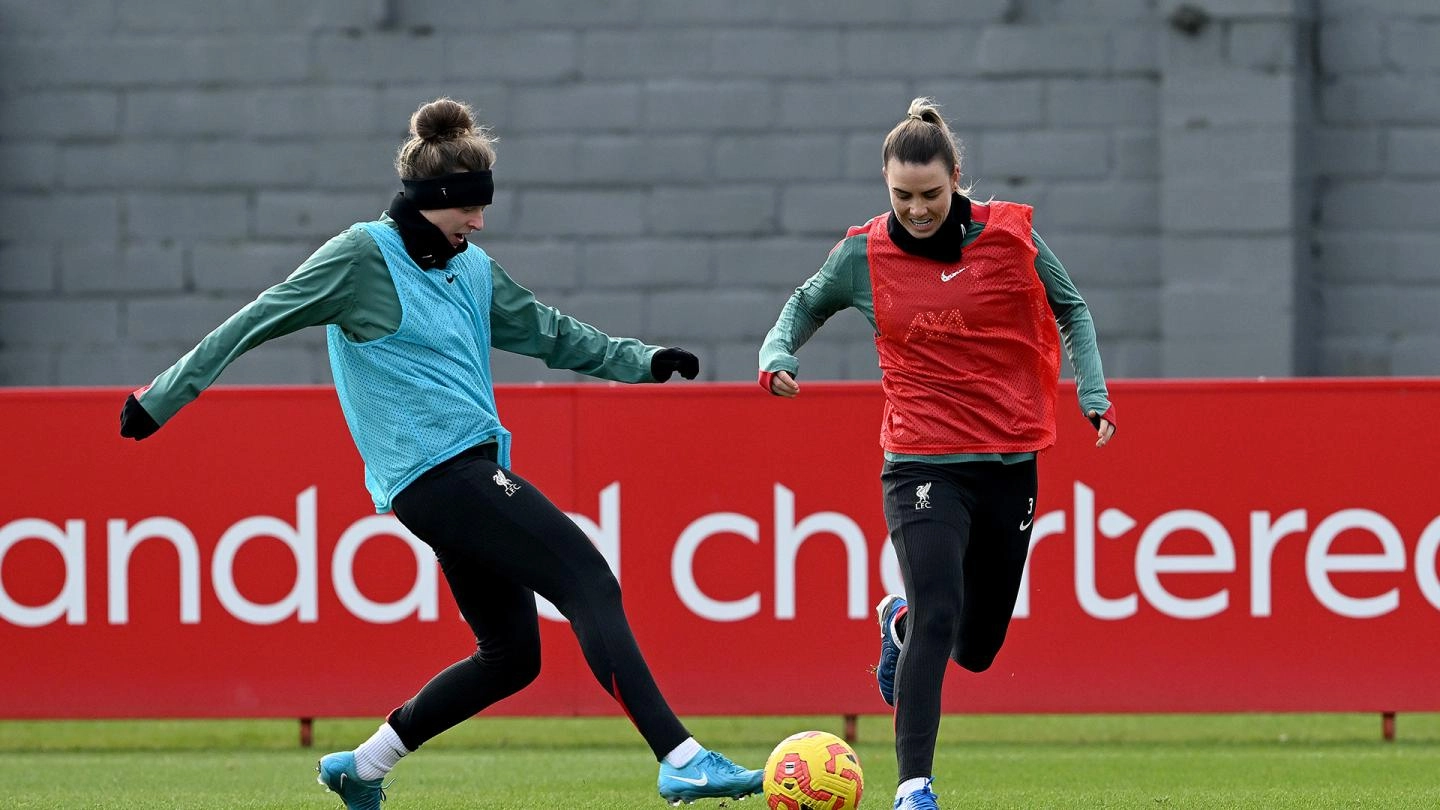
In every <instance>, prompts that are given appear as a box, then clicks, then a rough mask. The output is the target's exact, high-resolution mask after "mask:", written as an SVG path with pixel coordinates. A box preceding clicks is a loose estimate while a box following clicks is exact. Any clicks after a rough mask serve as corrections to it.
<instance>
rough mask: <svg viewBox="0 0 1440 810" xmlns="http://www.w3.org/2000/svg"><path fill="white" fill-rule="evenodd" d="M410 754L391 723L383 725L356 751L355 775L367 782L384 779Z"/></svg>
mask: <svg viewBox="0 0 1440 810" xmlns="http://www.w3.org/2000/svg"><path fill="white" fill-rule="evenodd" d="M408 753H410V752H409V751H407V750H406V749H405V744H404V743H402V742H400V735H399V734H396V733H395V729H393V728H391V727H390V724H389V723H383V724H381V726H380V728H378V729H376V730H375V733H374V734H371V735H370V739H368V740H366V741H365V742H363V743H360V747H359V748H356V749H355V775H356V776H358V777H360V778H361V779H365V780H370V779H380V778H383V777H384V776H385V774H387V773H390V769H391V768H394V767H395V763H397V762H399V761H400V758H401V757H403V756H405V755H406V754H408Z"/></svg>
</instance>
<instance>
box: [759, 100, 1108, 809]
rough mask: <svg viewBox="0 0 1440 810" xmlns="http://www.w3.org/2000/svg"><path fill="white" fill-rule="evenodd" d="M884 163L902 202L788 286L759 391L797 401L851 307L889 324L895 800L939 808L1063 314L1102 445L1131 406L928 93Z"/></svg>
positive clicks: (1002, 592)
mask: <svg viewBox="0 0 1440 810" xmlns="http://www.w3.org/2000/svg"><path fill="white" fill-rule="evenodd" d="M881 155H882V166H883V170H882V174H883V176H884V178H885V184H886V186H887V187H888V189H889V193H890V206H891V209H892V210H891V211H889V212H888V213H886V214H881V215H879V216H876V217H874V218H873V219H871V220H870V221H869V222H867V223H865V224H864V225H860V226H858V227H852V228H850V229H849V231H848V232H847V233H846V235H845V238H844V239H842V240H841V241H840V242H839V244H837V245H836V246H835V247H834V249H833V250H831V252H830V256H829V258H828V259H826V261H825V263H824V265H823V266H822V267H821V268H820V270H819V272H817V273H816V274H815V275H814V276H812V277H811V278H810V279H809V280H808V281H806V282H805V283H804V284H803V285H802V286H801V287H800V288H799V289H797V290H796V291H795V293H794V294H793V295H791V296H790V299H789V300H788V301H787V302H786V303H785V307H784V308H783V309H782V310H781V312H780V317H779V319H778V320H777V321H776V323H775V326H774V327H773V328H772V329H771V330H770V333H769V334H768V335H766V337H765V342H764V344H763V345H762V346H761V347H760V385H761V387H762V388H764V389H765V390H767V391H769V392H770V393H772V394H775V395H777V396H782V397H794V396H796V395H798V394H799V393H800V385H799V383H798V382H796V380H795V377H796V375H797V373H798V371H799V367H800V363H799V361H798V360H797V359H796V357H795V353H796V352H797V351H799V349H800V347H801V346H803V345H804V344H805V342H806V341H807V340H809V339H810V336H811V335H813V334H814V333H815V330H816V329H818V328H820V326H821V325H822V324H824V323H825V321H826V320H827V319H828V318H829V317H830V316H831V315H834V314H835V313H836V312H839V311H840V310H842V309H845V308H847V307H854V308H856V309H858V310H859V311H860V312H861V313H862V314H863V315H864V316H865V317H866V318H867V319H868V320H869V321H870V324H871V326H872V327H874V329H875V346H876V349H877V351H878V353H879V359H880V368H881V372H882V377H881V380H882V383H881V387H882V389H883V390H884V394H885V410H884V416H883V421H882V423H881V426H880V443H881V445H882V447H883V448H884V450H885V464H884V467H883V469H882V472H881V476H880V480H881V484H882V486H883V490H884V508H885V520H886V523H887V525H888V527H889V529H890V537H891V540H892V542H893V543H894V544H895V554H896V557H897V558H898V560H899V563H900V573H901V577H902V579H903V580H904V583H905V594H906V596H900V595H896V594H891V595H888V596H886V597H885V598H884V599H882V600H881V601H880V604H879V605H877V606H876V613H877V614H878V617H879V621H880V637H881V653H880V662H879V664H878V666H877V667H876V679H877V681H878V682H879V686H880V695H881V697H883V698H884V699H885V702H886V703H889V704H891V705H892V706H894V707H895V753H896V757H897V759H898V761H899V777H900V785H899V788H898V789H897V791H896V794H895V807H896V808H897V810H935V808H936V807H937V804H936V797H935V794H934V793H933V792H932V791H931V789H930V783H931V780H932V777H933V774H932V772H931V771H932V766H933V763H934V758H935V736H936V732H937V730H938V728H939V725H940V691H941V684H942V681H943V680H944V677H945V670H946V666H947V663H948V662H947V659H953V660H954V661H955V662H956V663H958V664H959V665H960V666H962V667H964V668H965V669H968V670H970V671H971V672H982V671H984V670H985V669H986V668H988V667H989V666H990V664H991V662H992V661H994V659H995V655H996V653H998V652H999V651H1000V646H1001V644H1002V643H1004V641H1005V631H1006V629H1007V627H1008V625H1009V622H1010V615H1011V613H1012V612H1014V609H1015V599H1016V596H1017V595H1018V593H1019V588H1020V575H1021V573H1022V572H1023V569H1024V566H1025V556H1026V553H1027V552H1028V550H1029V543H1030V528H1031V525H1032V523H1033V521H1034V518H1035V497H1036V471H1035V456H1036V454H1037V453H1038V452H1039V451H1041V450H1043V449H1045V448H1046V447H1049V446H1050V445H1051V444H1053V443H1054V441H1055V389H1056V381H1057V379H1058V377H1059V369H1060V358H1059V346H1058V345H1057V340H1056V324H1057V323H1058V324H1059V333H1060V337H1061V338H1062V339H1063V340H1064V343H1065V348H1066V350H1067V352H1068V354H1069V357H1070V361H1071V364H1072V365H1073V366H1074V368H1075V380H1076V385H1077V386H1078V389H1079V398H1080V408H1081V411H1082V412H1083V413H1084V414H1085V415H1086V416H1087V417H1088V418H1089V419H1090V421H1091V422H1092V424H1094V426H1095V430H1096V441H1095V444H1096V446H1097V447H1103V446H1104V445H1105V444H1106V443H1107V442H1109V441H1110V439H1111V437H1112V436H1113V435H1114V433H1115V410H1114V408H1113V406H1112V405H1111V403H1110V397H1109V393H1108V392H1107V390H1106V388H1105V376H1104V373H1103V372H1102V370H1101V364H1100V353H1099V350H1098V348H1097V347H1096V344H1095V327H1094V324H1093V323H1092V322H1091V320H1090V313H1089V310H1088V309H1087V308H1086V306H1085V301H1084V300H1083V299H1081V297H1080V294H1079V293H1078V292H1077V291H1076V289H1075V285H1074V284H1072V283H1071V281H1070V277H1069V275H1068V274H1066V272H1065V268H1064V267H1062V266H1061V265H1060V262H1059V260H1057V259H1056V258H1055V255H1054V254H1053V253H1051V252H1050V249H1049V248H1048V247H1046V246H1045V243H1044V242H1043V241H1041V239H1040V236H1039V235H1038V234H1036V233H1035V231H1034V230H1033V229H1032V227H1031V214H1032V212H1031V209H1030V207H1029V206H1026V205H1019V204H1016V203H1008V202H1001V201H998V200H996V201H992V202H989V203H979V202H975V201H973V200H972V199H971V198H970V196H969V191H970V190H969V189H968V188H965V187H962V186H961V185H960V177H961V175H960V150H959V148H958V146H957V144H956V141H955V139H954V137H953V136H952V135H951V133H950V128H949V126H948V125H947V124H946V123H945V119H944V118H942V117H941V116H940V113H939V110H938V109H937V108H936V107H935V104H934V103H933V102H932V101H931V100H930V99H928V98H917V99H915V100H914V101H912V102H911V103H910V109H909V112H908V113H907V114H906V116H905V119H904V120H903V121H901V122H900V123H899V124H897V125H896V126H895V127H894V129H892V130H891V131H890V134H889V135H887V136H886V138H885V143H884V147H883V149H882V153H881ZM907 596H908V601H907V598H906V597H907Z"/></svg>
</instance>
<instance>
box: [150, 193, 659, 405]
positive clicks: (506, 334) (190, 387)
mask: <svg viewBox="0 0 1440 810" xmlns="http://www.w3.org/2000/svg"><path fill="white" fill-rule="evenodd" d="M380 221H381V222H384V223H386V224H387V225H389V226H390V227H395V222H394V220H392V219H391V218H390V217H389V216H388V215H382V216H381V217H380ZM491 276H492V279H491V280H492V283H493V284H494V294H493V299H492V301H491V305H490V342H491V345H492V346H493V347H495V348H497V349H503V350H505V351H508V352H514V353H516V354H523V355H527V356H529V357H535V358H539V359H541V360H543V361H545V364H546V365H547V366H549V367H550V368H558V369H570V370H573V371H577V372H579V373H581V374H586V375H589V376H591V377H599V378H601V379H606V380H614V381H616V382H626V383H638V382H654V378H653V377H652V376H651V373H650V360H651V357H652V356H653V355H654V353H655V352H657V351H659V350H660V347H659V346H651V345H648V344H645V343H642V342H641V341H639V340H635V339H633V338H612V337H610V336H609V335H607V334H605V333H604V332H601V331H600V330H599V329H596V328H595V327H593V326H591V325H589V324H587V323H583V322H581V321H578V320H576V319H574V318H572V317H570V316H568V315H565V314H564V313H562V312H560V311H559V310H557V309H555V308H554V307H551V306H548V305H546V304H544V303H542V302H541V301H539V300H537V299H536V298H535V295H534V294H533V293H532V292H530V291H529V290H527V289H525V288H524V287H522V286H521V285H520V284H518V283H516V282H515V281H514V280H513V279H512V278H510V276H509V275H508V274H507V273H506V272H505V270H504V268H502V267H501V266H500V264H499V263H498V262H493V261H492V263H491ZM400 314H401V311H400V297H399V295H398V294H397V293H396V292H395V282H394V281H393V280H392V279H391V277H390V269H389V267H388V266H387V265H386V264H385V257H384V255H383V254H381V252H380V248H379V247H378V246H377V245H376V244H375V242H374V240H372V239H371V238H370V237H369V236H367V235H366V234H365V232H364V230H363V229H361V228H358V227H356V228H350V229H347V230H346V231H344V232H343V233H341V234H339V235H338V236H335V237H334V238H332V239H331V240H330V241H329V242H326V243H325V244H324V245H322V246H321V247H320V249H319V250H316V251H315V253H313V254H312V255H311V256H310V258H308V259H306V260H305V262H304V263H302V264H301V265H300V266H299V267H298V268H297V269H296V270H295V272H293V273H291V274H290V276H289V277H288V278H286V279H285V280H284V281H282V282H280V283H279V284H276V285H275V286H273V287H271V288H269V289H267V290H265V291H264V292H262V293H261V294H260V295H259V296H258V297H256V299H255V300H254V301H251V302H250V303H249V304H246V305H245V306H244V307H243V308H241V309H240V311H238V312H236V313H235V314H234V315H231V316H230V317H229V318H228V319H226V320H225V322H224V323H222V324H220V326H218V327H216V328H215V330H214V331H212V332H211V333H210V334H209V335H206V336H205V338H204V339H202V340H201V341H200V343H199V344H198V345H196V346H195V348H194V349H191V350H190V352H188V353H187V354H186V355H185V356H184V357H181V358H180V359H179V360H178V361H176V363H175V364H174V365H173V366H171V367H170V368H169V369H167V370H166V371H164V372H162V373H161V374H160V376H158V377H156V378H155V380H154V382H152V383H151V384H150V387H149V389H148V390H146V391H144V393H142V394H140V395H139V397H138V398H139V400H140V404H141V405H143V406H144V408H145V410H146V412H147V413H149V414H150V416H151V417H152V418H154V420H155V421H156V422H157V423H158V424H161V425H163V424H165V422H166V421H167V420H169V419H170V418H171V417H172V416H174V415H175V413H176V412H178V411H179V410H180V409H181V408H183V407H185V406H186V405H188V404H189V403H190V402H192V401H194V400H195V398H196V397H198V396H200V393H201V392H202V391H204V390H205V389H206V388H208V387H210V385H211V384H213V383H214V382H215V380H216V378H218V377H219V376H220V373H221V372H222V371H224V370H225V368H226V367H228V366H229V365H230V364H231V363H233V362H235V360H236V359H237V358H238V357H240V355H242V354H244V353H245V352H247V351H249V350H251V349H253V348H255V347H256V346H259V345H260V344H262V343H264V342H266V341H268V340H273V339H275V338H278V337H283V336H285V335H288V334H290V333H291V332H295V331H298V330H300V329H303V328H305V327H307V326H320V325H324V324H336V325H337V326H339V327H340V328H341V329H342V330H344V332H345V334H346V335H348V336H349V337H350V338H351V339H352V340H354V341H357V342H366V341H371V340H375V339H377V338H381V337H384V336H386V335H389V334H392V333H394V332H395V330H396V329H398V328H399V327H400Z"/></svg>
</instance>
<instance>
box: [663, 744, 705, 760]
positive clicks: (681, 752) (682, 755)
mask: <svg viewBox="0 0 1440 810" xmlns="http://www.w3.org/2000/svg"><path fill="white" fill-rule="evenodd" d="M704 750H705V749H704V748H703V747H701V745H700V743H698V742H695V738H694V737H686V738H685V742H682V743H680V744H679V745H677V746H675V750H673V751H671V752H670V753H668V754H666V755H665V764H667V765H669V766H670V767H672V768H683V767H685V763H687V762H689V761H690V760H692V759H694V758H695V755H696V754H698V753H700V752H701V751H704Z"/></svg>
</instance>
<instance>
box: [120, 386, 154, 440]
mask: <svg viewBox="0 0 1440 810" xmlns="http://www.w3.org/2000/svg"><path fill="white" fill-rule="evenodd" d="M159 429H160V426H159V425H157V424H155V420H154V419H153V418H151V416H150V414H148V413H146V412H145V409H144V408H143V407H141V406H140V400H138V399H136V398H135V395H134V394H131V395H130V396H129V397H126V399H125V407H124V408H122V409H121V410H120V435H121V436H124V437H125V438H127V439H134V440H135V441H137V442H138V441H140V440H141V439H146V438H149V437H150V435H151V434H153V433H154V432H155V431H157V430H159Z"/></svg>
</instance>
